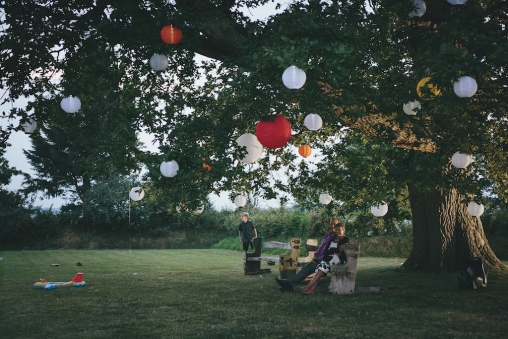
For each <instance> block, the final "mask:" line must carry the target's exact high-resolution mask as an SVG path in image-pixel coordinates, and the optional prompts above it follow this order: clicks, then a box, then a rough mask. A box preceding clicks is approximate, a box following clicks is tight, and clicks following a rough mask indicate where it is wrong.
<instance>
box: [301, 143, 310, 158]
mask: <svg viewBox="0 0 508 339" xmlns="http://www.w3.org/2000/svg"><path fill="white" fill-rule="evenodd" d="M298 153H300V155H301V156H302V157H304V158H307V157H308V156H309V155H310V154H311V153H312V148H310V146H309V145H306V144H303V145H301V146H300V148H298Z"/></svg>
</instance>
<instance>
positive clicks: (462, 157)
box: [452, 152, 471, 168]
mask: <svg viewBox="0 0 508 339" xmlns="http://www.w3.org/2000/svg"><path fill="white" fill-rule="evenodd" d="M470 163H471V155H469V154H463V153H459V152H455V153H454V154H453V156H452V165H453V166H455V167H457V168H466V167H467V166H469V164H470Z"/></svg>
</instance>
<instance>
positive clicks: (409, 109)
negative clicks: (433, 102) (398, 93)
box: [402, 100, 422, 115]
mask: <svg viewBox="0 0 508 339" xmlns="http://www.w3.org/2000/svg"><path fill="white" fill-rule="evenodd" d="M420 108H422V105H421V104H420V102H419V101H418V100H415V101H410V102H408V103H407V104H404V105H403V106H402V109H403V110H404V113H406V114H407V115H416V113H417V111H415V110H418V109H420Z"/></svg>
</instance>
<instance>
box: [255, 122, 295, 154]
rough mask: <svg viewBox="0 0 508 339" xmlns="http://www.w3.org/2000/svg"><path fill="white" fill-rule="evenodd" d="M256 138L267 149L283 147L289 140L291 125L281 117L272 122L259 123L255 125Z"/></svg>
mask: <svg viewBox="0 0 508 339" xmlns="http://www.w3.org/2000/svg"><path fill="white" fill-rule="evenodd" d="M256 137H257V138H258V140H259V142H260V143H261V145H263V146H265V147H267V148H271V149H276V148H280V147H284V146H286V144H287V142H288V141H289V139H291V124H290V123H289V121H287V119H286V118H284V117H283V116H282V115H277V116H275V119H274V120H272V121H260V122H258V124H257V125H256Z"/></svg>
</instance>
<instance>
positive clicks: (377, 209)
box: [370, 201, 388, 218]
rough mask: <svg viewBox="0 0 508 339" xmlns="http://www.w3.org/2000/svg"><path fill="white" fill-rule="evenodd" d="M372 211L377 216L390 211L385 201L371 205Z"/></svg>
mask: <svg viewBox="0 0 508 339" xmlns="http://www.w3.org/2000/svg"><path fill="white" fill-rule="evenodd" d="M370 212H371V213H372V214H373V215H374V216H375V217H378V218H379V217H382V216H384V215H385V214H386V213H388V205H387V204H386V203H385V202H384V201H383V203H382V204H379V205H377V206H371V208H370Z"/></svg>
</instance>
